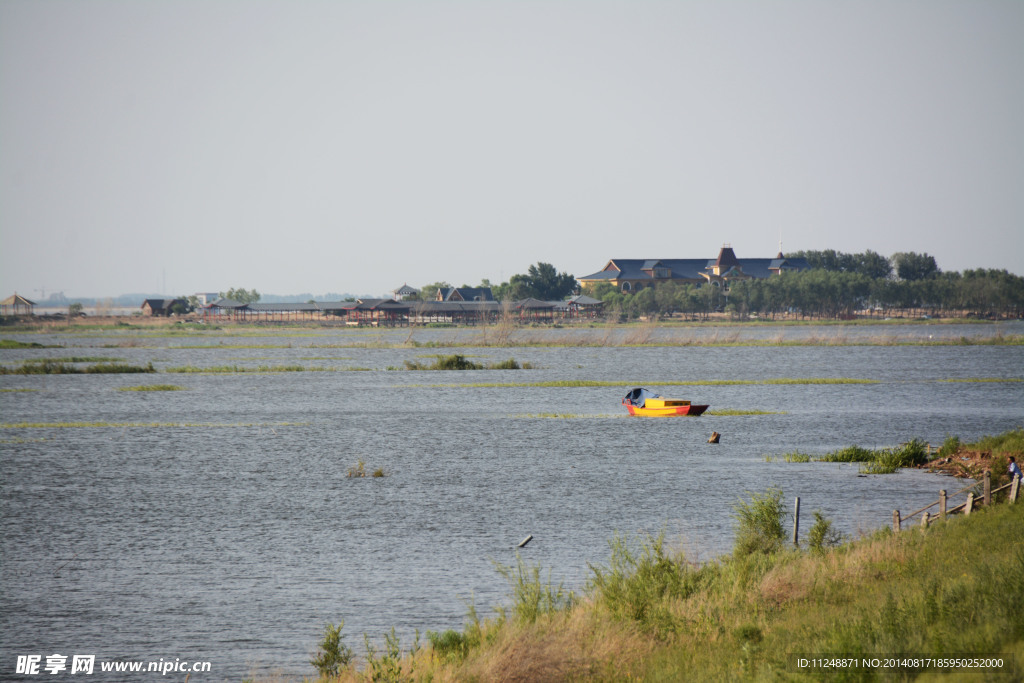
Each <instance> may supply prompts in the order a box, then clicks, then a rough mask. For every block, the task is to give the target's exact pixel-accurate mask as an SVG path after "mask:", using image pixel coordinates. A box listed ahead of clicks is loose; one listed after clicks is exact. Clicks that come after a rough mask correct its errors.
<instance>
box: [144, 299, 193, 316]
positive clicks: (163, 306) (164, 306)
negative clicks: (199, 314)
mask: <svg viewBox="0 0 1024 683" xmlns="http://www.w3.org/2000/svg"><path fill="white" fill-rule="evenodd" d="M176 306H177V309H178V311H181V312H185V311H187V310H188V301H187V300H185V299H146V300H145V301H143V302H142V306H141V308H142V313H143V314H144V315H163V316H168V315H171V314H172V313H176V312H177V311H175V307H176Z"/></svg>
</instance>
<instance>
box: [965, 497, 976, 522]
mask: <svg viewBox="0 0 1024 683" xmlns="http://www.w3.org/2000/svg"><path fill="white" fill-rule="evenodd" d="M973 508H974V491H971V492H970V493H968V494H967V503H966V504H965V505H964V516H965V517H966V516H967V515H969V514H971V510H972V509H973Z"/></svg>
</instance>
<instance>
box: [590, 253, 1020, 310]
mask: <svg viewBox="0 0 1024 683" xmlns="http://www.w3.org/2000/svg"><path fill="white" fill-rule="evenodd" d="M787 258H805V259H807V262H808V263H809V264H810V266H811V269H810V270H804V271H799V272H786V273H783V274H782V275H780V276H772V277H770V278H765V279H750V280H740V281H734V282H732V283H731V284H730V286H729V287H728V289H726V290H723V289H722V288H720V287H715V286H710V285H708V284H703V285H695V284H679V283H673V282H667V283H662V284H659V285H658V286H657V287H647V288H644V289H640V290H638V291H633V292H629V293H625V292H621V291H619V290H618V288H616V287H615V286H614V285H611V284H606V283H601V284H598V285H596V286H594V287H593V288H592V289H591V290H590V291H589V292H588V293H589V294H590V295H591V296H594V297H596V298H599V299H601V300H603V301H604V302H605V306H606V309H607V310H609V311H610V312H618V313H620V314H621V315H624V316H626V317H634V316H641V315H657V314H661V315H667V314H673V313H682V314H684V315H691V316H694V317H706V316H707V315H709V314H711V313H713V312H726V313H731V314H733V315H734V316H736V317H747V316H756V317H767V318H771V319H775V318H777V317H779V316H782V315H786V316H794V315H795V316H798V317H809V318H847V317H851V316H853V315H854V314H855V313H863V312H865V311H866V312H868V313H869V314H871V315H877V316H881V317H885V316H890V315H901V314H902V315H912V316H923V315H932V316H944V317H1021V316H1022V315H1024V278H1022V277H1021V276H1019V275H1014V274H1012V273H1010V272H1008V271H1006V270H994V269H976V270H965V271H963V272H962V273H960V272H942V271H941V270H940V269H939V268H938V266H937V265H936V263H935V259H934V258H933V257H931V256H929V255H928V254H916V253H914V252H902V253H898V254H894V255H893V256H892V257H891V258H889V259H886V258H885V257H883V256H880V255H879V254H876V253H874V252H871V251H867V252H864V253H862V254H844V253H841V252H836V251H832V250H828V251H801V252H794V253H792V254H788V255H787Z"/></svg>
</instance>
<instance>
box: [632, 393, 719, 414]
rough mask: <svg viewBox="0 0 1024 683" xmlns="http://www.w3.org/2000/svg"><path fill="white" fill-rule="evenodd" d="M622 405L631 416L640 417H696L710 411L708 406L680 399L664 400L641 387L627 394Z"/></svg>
mask: <svg viewBox="0 0 1024 683" xmlns="http://www.w3.org/2000/svg"><path fill="white" fill-rule="evenodd" d="M622 405H624V406H626V410H628V411H629V414H630V415H634V416H640V417H674V416H676V415H692V416H693V417H696V416H697V415H700V414H701V413H703V412H704V411H705V410H707V409H708V407H707V406H706V405H696V404H693V403H690V402H689V401H684V400H682V399H679V398H663V397H661V396H659V395H658V394H656V393H654V392H653V391H649V390H647V389H641V388H639V387H638V388H636V389H633V390H632V391H630V392H629V393H628V394H626V396H625V398H623V399H622Z"/></svg>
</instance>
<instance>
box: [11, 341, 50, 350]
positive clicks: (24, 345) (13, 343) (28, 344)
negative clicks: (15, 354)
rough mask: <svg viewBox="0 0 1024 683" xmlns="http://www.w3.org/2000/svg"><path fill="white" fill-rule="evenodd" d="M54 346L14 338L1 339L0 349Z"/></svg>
mask: <svg viewBox="0 0 1024 683" xmlns="http://www.w3.org/2000/svg"><path fill="white" fill-rule="evenodd" d="M46 348H53V347H47V346H43V345H42V344H40V343H39V342H23V341H17V340H14V339H0V349H46Z"/></svg>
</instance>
